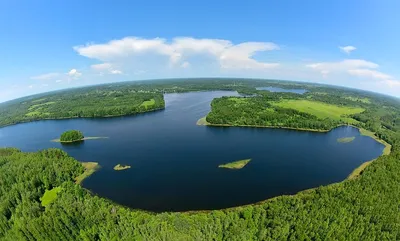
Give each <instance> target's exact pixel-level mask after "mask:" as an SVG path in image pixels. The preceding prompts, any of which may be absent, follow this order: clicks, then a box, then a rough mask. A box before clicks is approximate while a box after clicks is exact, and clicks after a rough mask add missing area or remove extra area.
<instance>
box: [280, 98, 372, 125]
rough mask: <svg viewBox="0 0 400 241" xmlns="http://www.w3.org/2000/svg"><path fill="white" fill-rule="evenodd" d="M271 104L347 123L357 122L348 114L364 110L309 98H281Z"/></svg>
mask: <svg viewBox="0 0 400 241" xmlns="http://www.w3.org/2000/svg"><path fill="white" fill-rule="evenodd" d="M273 105H275V106H279V107H282V108H289V109H295V110H297V111H301V112H305V113H308V114H311V115H315V116H316V117H318V118H320V119H325V118H330V119H334V120H340V119H342V120H345V121H347V122H349V123H357V121H356V120H354V119H352V118H350V117H347V116H348V115H352V114H357V113H361V112H363V111H364V109H363V108H356V107H342V106H337V105H331V104H326V103H322V102H317V101H310V100H282V101H279V102H273Z"/></svg>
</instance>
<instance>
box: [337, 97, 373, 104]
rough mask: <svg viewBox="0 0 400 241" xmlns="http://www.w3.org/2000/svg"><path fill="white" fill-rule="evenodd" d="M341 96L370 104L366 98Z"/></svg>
mask: <svg viewBox="0 0 400 241" xmlns="http://www.w3.org/2000/svg"><path fill="white" fill-rule="evenodd" d="M343 98H345V99H346V100H351V101H356V102H362V103H364V104H371V101H370V100H369V99H368V98H357V97H352V96H346V97H343Z"/></svg>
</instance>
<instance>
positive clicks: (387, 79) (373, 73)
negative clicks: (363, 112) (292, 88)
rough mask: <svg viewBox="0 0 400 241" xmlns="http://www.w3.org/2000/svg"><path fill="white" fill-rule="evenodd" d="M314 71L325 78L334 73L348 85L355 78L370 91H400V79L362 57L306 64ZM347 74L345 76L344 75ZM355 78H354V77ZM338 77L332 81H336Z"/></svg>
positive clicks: (391, 92)
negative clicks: (345, 80)
mask: <svg viewBox="0 0 400 241" xmlns="http://www.w3.org/2000/svg"><path fill="white" fill-rule="evenodd" d="M307 67H308V68H311V69H313V70H315V71H318V72H320V74H321V75H322V76H323V77H324V78H327V77H328V75H330V74H335V78H343V79H347V80H348V81H349V84H347V85H350V86H354V85H353V84H351V83H350V81H352V82H355V81H356V80H357V79H358V80H359V81H361V82H359V83H358V85H360V86H364V87H365V88H366V89H369V90H372V91H379V92H384V93H390V94H393V93H397V94H394V95H397V96H398V95H399V94H398V93H400V81H399V80H396V79H395V78H394V77H393V76H391V75H389V74H386V73H383V72H380V71H378V70H377V69H378V68H379V65H378V64H376V63H373V62H369V61H366V60H362V59H345V60H343V61H338V62H319V63H313V64H309V65H307ZM346 75H347V77H346ZM355 77H356V78H357V79H354V78H355ZM337 81H338V79H336V80H335V82H333V84H335V83H337Z"/></svg>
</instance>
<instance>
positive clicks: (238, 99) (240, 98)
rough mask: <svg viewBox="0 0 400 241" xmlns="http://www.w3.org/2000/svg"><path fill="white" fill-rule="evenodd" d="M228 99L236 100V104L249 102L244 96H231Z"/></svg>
mask: <svg viewBox="0 0 400 241" xmlns="http://www.w3.org/2000/svg"><path fill="white" fill-rule="evenodd" d="M228 99H229V100H231V101H234V102H235V103H236V104H245V103H247V102H248V100H247V98H243V97H231V98H228Z"/></svg>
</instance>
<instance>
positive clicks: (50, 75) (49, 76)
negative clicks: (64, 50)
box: [31, 73, 60, 80]
mask: <svg viewBox="0 0 400 241" xmlns="http://www.w3.org/2000/svg"><path fill="white" fill-rule="evenodd" d="M58 76H60V73H48V74H42V75H38V76H32V77H31V79H34V80H50V79H53V78H55V77H58Z"/></svg>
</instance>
